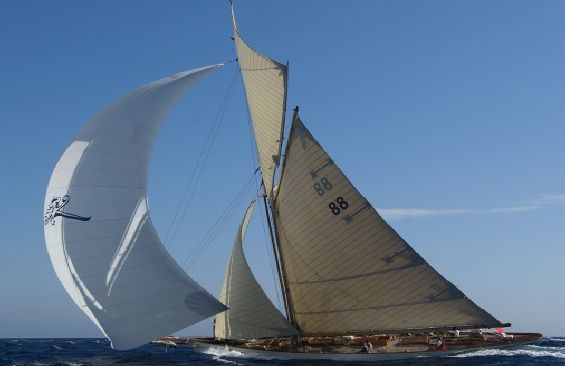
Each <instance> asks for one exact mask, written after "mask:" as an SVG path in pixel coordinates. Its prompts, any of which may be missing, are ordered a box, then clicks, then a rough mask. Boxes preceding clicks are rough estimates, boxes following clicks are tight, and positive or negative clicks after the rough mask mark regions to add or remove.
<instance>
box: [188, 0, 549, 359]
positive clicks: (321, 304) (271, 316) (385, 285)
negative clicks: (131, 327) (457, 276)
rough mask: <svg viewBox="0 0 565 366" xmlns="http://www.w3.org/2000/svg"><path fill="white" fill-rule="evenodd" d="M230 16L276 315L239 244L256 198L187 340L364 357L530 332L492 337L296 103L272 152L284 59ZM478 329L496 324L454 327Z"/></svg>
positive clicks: (501, 341)
mask: <svg viewBox="0 0 565 366" xmlns="http://www.w3.org/2000/svg"><path fill="white" fill-rule="evenodd" d="M232 18H233V29H234V33H233V40H234V43H235V48H236V52H237V59H238V63H239V67H240V70H241V75H242V79H243V84H244V89H245V94H246V97H247V107H248V111H249V115H250V116H249V117H250V119H251V122H252V125H253V130H254V134H255V142H256V146H257V151H258V155H259V163H260V168H261V172H262V179H263V185H262V187H263V189H264V191H263V195H262V198H261V199H262V200H263V204H264V206H265V211H266V213H267V222H268V226H269V229H270V233H271V239H272V243H273V251H274V255H275V261H276V267H277V272H278V274H279V281H280V284H281V290H282V291H281V292H282V295H283V296H282V298H283V301H284V309H285V315H283V314H282V313H281V312H280V311H278V310H277V309H276V307H275V306H274V305H273V303H272V302H271V301H270V300H269V299H268V297H267V296H266V294H265V293H264V292H263V290H262V289H261V286H260V285H259V284H258V282H257V281H256V279H255V278H254V276H253V274H252V272H251V270H250V268H249V265H248V264H247V262H246V259H245V255H244V252H243V240H244V235H245V231H246V226H247V223H248V222H249V220H250V216H251V214H252V211H253V207H254V205H255V201H253V202H252V203H251V204H250V206H249V207H248V208H247V210H246V212H245V215H244V218H243V220H242V223H241V225H240V227H239V229H238V232H237V234H236V239H235V242H234V246H233V250H232V253H231V256H230V258H229V261H228V265H227V268H226V272H225V277H224V283H223V286H222V288H221V291H220V296H219V299H220V301H221V302H222V303H223V304H225V305H226V306H227V307H228V308H229V309H228V310H227V311H225V312H222V313H220V314H218V315H216V318H215V322H214V339H200V340H195V342H194V343H193V344H194V345H195V347H196V349H199V350H204V351H206V350H207V349H208V350H209V349H210V348H208V347H211V348H216V351H219V350H222V349H223V350H226V349H227V350H232V351H237V352H241V353H243V354H247V355H255V356H259V355H260V356H263V357H272V358H307V359H310V358H317V359H319V358H322V359H337V360H369V359H382V358H386V359H399V358H407V357H419V356H430V355H435V356H440V355H445V354H446V353H457V352H462V351H468V350H470V349H476V348H482V347H501V346H510V345H516V344H519V343H524V342H532V341H535V340H537V339H539V337H541V335H539V334H513V335H506V334H505V333H504V336H502V335H500V334H501V333H503V330H501V329H502V328H503V327H508V326H510V324H509V323H502V322H501V321H499V320H498V319H496V318H494V317H493V316H492V315H491V314H490V313H488V312H487V311H485V310H484V309H482V308H481V307H479V306H478V305H477V304H475V303H474V302H473V301H472V300H470V299H469V298H468V297H466V296H465V294H463V292H461V291H460V290H459V289H458V288H457V287H456V286H454V285H453V284H452V283H451V282H449V281H448V280H446V279H445V278H444V277H443V276H442V275H441V274H439V273H438V272H437V271H436V270H435V269H434V268H433V267H432V266H431V265H429V264H428V263H427V262H426V261H425V259H424V258H422V257H421V256H420V255H419V254H418V253H417V252H416V251H415V250H414V249H413V248H412V247H411V246H410V245H409V244H408V243H407V242H406V241H405V240H404V239H402V237H401V236H400V235H399V234H398V233H397V232H396V231H395V230H394V229H393V228H392V227H391V226H390V225H388V223H387V222H386V221H385V220H383V218H382V217H381V216H380V215H379V214H378V212H377V211H376V210H375V209H374V207H373V206H372V205H371V203H370V202H369V201H368V200H367V199H366V198H365V197H364V196H363V195H362V194H361V193H360V192H359V191H358V190H357V189H356V188H355V186H354V185H353V184H352V183H351V182H350V181H349V179H348V178H347V177H346V176H345V174H344V173H343V172H342V171H341V169H340V168H339V167H338V166H337V165H336V163H335V162H334V161H333V159H332V158H331V157H330V156H329V155H328V154H327V152H326V151H325V150H324V148H323V147H322V146H321V144H320V143H319V142H318V141H317V140H316V139H315V138H314V137H313V136H312V134H311V133H310V131H309V130H308V129H307V128H306V126H305V125H304V123H303V122H302V121H301V119H300V117H299V110H298V107H296V108H295V109H294V114H293V117H292V124H291V127H290V134H289V136H288V138H287V143H286V146H285V148H284V154H281V149H282V144H281V142H282V141H283V136H282V134H283V131H284V121H285V111H286V96H287V77H288V63H287V64H283V63H280V62H277V61H275V60H273V59H271V58H269V57H267V56H265V55H262V54H260V53H259V52H257V51H256V50H254V49H253V48H251V47H250V46H249V45H248V44H247V43H246V42H245V41H244V40H243V39H242V37H241V35H240V33H239V31H238V28H237V24H236V20H235V14H234V10H233V6H232ZM283 158H284V160H283ZM281 160H282V165H281V171H280V178H279V179H278V182H277V184H275V183H274V180H275V176H276V173H275V171H276V169H277V167H278V166H279V162H280V161H281ZM481 328H498V329H499V333H498V334H491V335H486V334H484V333H482V332H480V331H474V332H466V333H464V334H463V335H462V333H461V332H460V331H463V330H478V329H481ZM438 342H439V343H438ZM363 343H364V344H365V351H369V350H368V349H367V348H366V347H367V344H371V346H372V345H373V344H375V345H378V347H376V348H374V351H373V353H371V354H360V352H361V351H362V350H363ZM448 344H449V346H448ZM438 351H442V352H438Z"/></svg>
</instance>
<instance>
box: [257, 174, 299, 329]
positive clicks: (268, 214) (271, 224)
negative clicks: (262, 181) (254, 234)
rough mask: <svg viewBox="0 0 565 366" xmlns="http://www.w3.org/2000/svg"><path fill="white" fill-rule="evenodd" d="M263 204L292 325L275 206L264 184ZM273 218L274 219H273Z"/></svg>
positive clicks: (288, 316) (287, 312)
mask: <svg viewBox="0 0 565 366" xmlns="http://www.w3.org/2000/svg"><path fill="white" fill-rule="evenodd" d="M263 193H264V194H263V205H264V206H265V217H266V218H267V226H268V227H269V236H270V238H271V246H272V248H273V255H274V259H275V265H276V267H277V274H278V277H279V282H280V286H281V293H282V297H283V304H284V310H285V314H286V317H287V318H288V320H290V322H291V324H292V325H295V324H294V321H293V316H292V311H291V308H290V304H289V299H288V293H287V288H286V286H285V278H284V274H283V273H284V272H283V269H282V267H283V265H282V261H281V257H280V255H279V245H278V239H277V238H278V235H277V231H276V230H275V229H274V226H275V225H274V215H273V214H272V210H273V208H272V207H271V204H270V203H267V196H266V194H265V186H264V185H263ZM271 219H272V220H273V221H271Z"/></svg>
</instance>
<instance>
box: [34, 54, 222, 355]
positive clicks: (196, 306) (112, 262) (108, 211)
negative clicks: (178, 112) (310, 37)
mask: <svg viewBox="0 0 565 366" xmlns="http://www.w3.org/2000/svg"><path fill="white" fill-rule="evenodd" d="M218 66H220V65H214V66H209V67H205V68H201V69H196V70H191V71H186V72H182V73H179V74H176V75H173V76H171V77H168V78H164V79H161V80H158V81H155V82H153V83H150V84H146V85H143V86H141V87H139V88H137V89H135V90H134V91H132V92H130V93H129V94H127V95H125V96H123V97H121V98H119V99H118V100H116V101H115V102H114V103H112V104H110V105H109V106H108V107H106V108H105V109H103V110H102V111H100V112H99V113H98V114H96V115H94V117H92V118H91V119H90V120H89V121H88V122H87V123H86V124H85V125H84V126H83V127H82V128H81V129H80V130H79V132H78V133H77V134H76V136H75V137H74V138H73V139H72V141H71V143H70V144H69V146H68V147H67V148H66V150H65V151H64V152H63V155H62V156H61V158H60V159H59V161H58V162H57V165H56V166H55V169H54V170H53V173H52V176H51V180H50V182H49V186H48V187H47V192H46V195H45V216H44V228H45V241H46V245H47V251H48V252H49V255H50V257H51V262H52V264H53V267H54V269H55V272H56V274H57V276H58V277H59V279H60V281H61V283H62V284H63V286H64V287H65V289H66V291H67V292H68V293H69V295H70V296H71V298H72V299H73V300H74V302H75V303H76V304H77V305H78V306H79V307H80V308H81V309H82V310H83V311H84V312H85V313H86V314H87V315H88V316H89V317H90V319H91V320H92V321H93V322H94V323H95V324H96V325H97V326H98V327H99V328H100V330H101V331H102V332H103V333H104V334H105V335H106V336H107V337H108V338H110V340H111V341H112V347H114V348H117V349H128V348H133V347H137V346H140V345H142V344H144V343H147V342H149V341H151V340H153V339H155V338H156V337H159V336H163V335H168V334H171V333H173V332H175V331H178V330H180V329H183V328H185V327H187V326H189V325H192V324H194V323H196V322H198V321H201V320H203V319H206V318H208V317H210V316H213V315H215V314H217V313H218V312H220V311H223V310H225V309H226V308H225V306H224V305H222V304H221V303H220V302H218V301H217V300H216V299H215V298H214V297H213V296H211V295H210V294H209V293H208V292H207V291H206V290H205V289H203V288H202V287H201V286H200V285H199V284H198V283H196V282H195V281H194V280H193V279H191V278H190V277H189V276H188V275H187V274H186V273H185V272H184V270H182V269H181V267H180V266H179V265H178V264H177V263H176V262H175V260H174V259H173V258H172V257H171V256H170V255H169V253H168V252H167V251H166V249H165V248H164V246H163V245H162V244H161V241H160V240H159V237H158V235H157V232H156V230H155V228H154V227H153V224H152V223H151V218H150V216H149V208H148V204H147V168H148V163H149V158H150V154H151V150H152V147H153V143H154V142H155V139H156V137H157V135H158V132H159V129H160V127H161V125H162V123H163V122H164V121H165V118H166V116H167V115H168V113H169V111H170V110H171V109H172V107H173V106H174V105H175V103H176V102H177V100H178V99H179V98H180V97H181V96H182V95H183V94H184V93H185V92H186V90H187V89H188V88H189V87H190V86H191V85H193V84H194V83H195V82H196V81H198V80H199V79H201V78H202V77H204V76H205V75H206V74H208V73H209V72H211V71H212V70H214V69H216V68H217V67H218Z"/></svg>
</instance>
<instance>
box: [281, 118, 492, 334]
mask: <svg viewBox="0 0 565 366" xmlns="http://www.w3.org/2000/svg"><path fill="white" fill-rule="evenodd" d="M281 174H282V176H281V182H280V187H279V189H278V190H277V196H276V197H275V202H274V203H275V216H276V219H277V220H276V223H277V231H278V234H279V238H280V242H279V247H280V249H279V250H280V252H281V261H282V262H283V263H284V272H285V286H286V288H287V291H289V295H290V296H289V299H290V307H291V310H292V314H293V319H294V320H295V322H296V325H297V326H298V327H299V328H300V330H301V332H303V334H305V335H324V334H334V335H335V334H348V333H349V334H351V333H370V332H374V331H383V332H386V331H397V330H409V329H426V328H449V327H454V328H463V327H477V326H479V327H481V326H484V327H487V326H490V327H494V326H498V325H499V324H501V323H500V322H499V321H498V320H496V319H495V318H494V317H493V316H492V315H490V314H489V313H487V312H486V311H484V310H483V309H481V308H480V307H479V306H477V305H476V304H475V303H474V302H472V301H471V300H470V299H468V298H467V297H466V296H465V295H464V294H463V293H462V292H461V291H460V290H459V289H457V287H455V286H454V285H453V284H452V283H450V282H449V281H447V280H446V279H445V278H443V277H442V276H441V275H440V274H439V273H438V272H437V271H436V270H435V269H434V268H433V267H432V266H430V265H429V264H428V263H427V262H426V261H425V260H424V259H423V258H422V257H421V256H420V255H419V254H418V253H416V251H415V250H414V249H413V248H412V247H411V246H410V245H409V244H408V243H407V242H406V241H404V240H403V239H402V238H401V237H400V235H398V234H397V233H396V231H394V229H392V228H391V227H390V226H389V225H388V224H387V223H386V222H385V221H384V220H383V219H382V218H381V216H380V215H379V214H378V213H377V211H376V210H375V209H374V208H373V206H372V205H371V204H370V203H369V201H368V200H367V199H366V198H365V197H363V196H362V195H361V194H360V193H359V191H357V189H356V188H355V187H354V186H353V185H352V184H351V182H350V181H349V179H347V177H346V176H345V175H344V174H343V172H342V171H341V170H340V169H339V167H338V166H337V165H336V164H335V162H334V161H333V160H332V159H331V158H330V156H329V155H328V154H327V153H326V152H325V151H324V149H323V148H322V147H321V146H320V144H319V143H318V141H316V140H315V139H314V138H313V137H312V135H311V134H310V132H309V131H308V130H307V129H306V127H305V126H304V124H303V123H302V122H301V121H300V119H299V118H298V114H297V113H296V115H295V117H294V119H293V125H292V127H291V133H290V137H289V141H288V145H287V150H286V153H285V160H284V166H283V169H282V172H281Z"/></svg>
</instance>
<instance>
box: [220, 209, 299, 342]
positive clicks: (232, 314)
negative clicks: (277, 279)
mask: <svg viewBox="0 0 565 366" xmlns="http://www.w3.org/2000/svg"><path fill="white" fill-rule="evenodd" d="M254 205H255V200H253V201H252V202H251V204H250V205H249V207H248V208H247V210H246V212H245V215H244V217H243V221H242V222H241V225H240V226H239V229H238V231H237V235H236V238H235V242H234V244H233V250H232V253H231V256H230V259H229V261H228V265H227V268H226V274H225V277H224V283H223V286H222V289H221V291H220V297H219V298H220V301H222V302H223V303H224V304H226V306H228V307H229V310H227V311H226V312H223V313H220V314H218V315H216V321H215V326H214V336H215V337H216V338H221V339H251V338H267V337H282V336H291V335H295V334H296V333H297V332H296V329H294V327H293V326H292V325H291V324H290V323H289V322H288V320H287V319H286V318H285V317H284V316H283V315H282V314H281V312H280V311H279V310H278V309H277V308H276V307H275V306H274V305H273V303H272V302H271V300H269V298H268V297H267V295H266V294H265V292H264V291H263V289H262V288H261V286H260V285H259V283H258V282H257V280H256V279H255V277H254V276H253V273H252V272H251V268H249V265H248V264H247V260H246V259H245V254H244V253H243V238H244V236H245V231H246V230H247V224H248V223H249V220H250V219H251V215H252V214H253V207H254Z"/></svg>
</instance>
